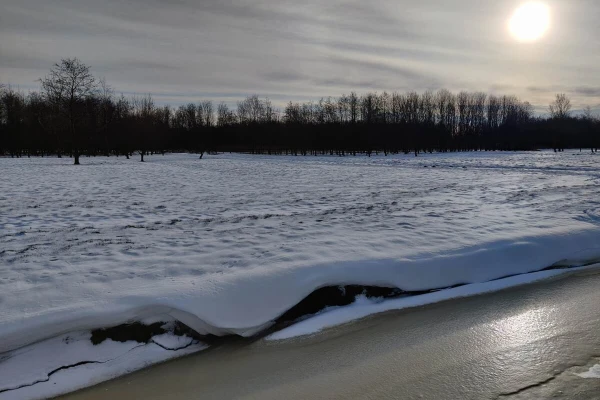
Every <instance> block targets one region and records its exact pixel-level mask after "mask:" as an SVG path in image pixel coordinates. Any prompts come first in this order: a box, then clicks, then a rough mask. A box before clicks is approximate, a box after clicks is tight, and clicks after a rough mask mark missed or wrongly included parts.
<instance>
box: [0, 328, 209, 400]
mask: <svg viewBox="0 0 600 400" xmlns="http://www.w3.org/2000/svg"><path fill="white" fill-rule="evenodd" d="M153 340H155V341H156V342H157V343H158V344H155V343H154V342H152V343H149V344H145V343H138V342H134V341H129V342H124V343H119V342H114V341H112V340H105V341H104V342H102V343H100V344H98V345H95V346H94V345H93V344H92V342H91V341H90V333H89V332H73V333H70V334H66V335H61V336H59V337H56V338H52V339H49V340H45V341H42V342H40V343H35V344H32V345H29V346H26V347H22V348H20V349H18V350H16V351H13V352H9V353H5V354H4V355H3V356H2V357H0V399H2V400H13V399H14V400H22V399H45V398H48V397H52V396H55V395H59V394H62V393H65V392H68V391H72V390H77V389H80V388H83V387H86V386H90V385H94V384H96V383H100V382H102V381H106V380H108V379H111V378H114V377H117V376H119V375H123V374H125V373H128V372H132V371H135V370H136V369H140V368H143V367H145V366H148V365H151V364H154V363H157V362H161V361H166V360H168V359H171V358H175V357H180V356H183V355H186V354H191V353H193V352H197V351H200V350H203V349H205V348H206V347H207V346H206V345H205V344H203V343H199V342H197V341H193V340H192V339H191V338H185V337H181V336H175V335H172V334H164V335H161V336H160V337H154V338H153ZM163 347H169V348H170V349H165V348H163ZM172 349H175V350H172ZM11 389H18V390H11Z"/></svg>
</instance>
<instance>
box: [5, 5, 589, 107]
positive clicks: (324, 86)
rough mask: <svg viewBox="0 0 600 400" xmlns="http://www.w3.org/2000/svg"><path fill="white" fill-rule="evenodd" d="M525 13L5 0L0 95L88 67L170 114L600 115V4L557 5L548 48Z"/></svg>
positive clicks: (505, 8) (486, 8)
mask: <svg viewBox="0 0 600 400" xmlns="http://www.w3.org/2000/svg"><path fill="white" fill-rule="evenodd" d="M522 3H523V1H519V0H451V1H450V0H302V1H299V0H281V1H274V0H273V1H267V0H248V1H241V0H238V1H230V0H218V1H217V0H35V1H34V0H1V5H0V82H4V83H9V84H12V85H14V86H19V87H20V88H21V89H24V90H29V89H33V88H37V83H36V79H37V78H39V77H41V76H43V75H44V74H45V73H46V71H48V69H49V68H50V67H51V66H52V64H53V63H54V62H56V61H58V60H60V59H61V58H65V57H78V58H79V59H81V60H82V61H83V62H85V63H86V64H88V65H91V66H92V68H93V71H94V73H95V74H96V75H97V76H104V77H105V78H106V79H107V81H108V82H109V83H110V84H111V85H112V86H113V87H114V88H115V89H116V91H117V92H118V93H120V92H124V93H125V94H126V95H127V94H131V93H152V94H153V96H154V97H155V98H156V99H157V100H158V102H160V103H171V104H180V103H183V102H187V101H198V100H202V99H212V100H214V101H221V100H224V101H227V102H235V101H236V100H238V99H240V98H241V97H245V96H246V95H250V94H259V95H261V96H268V97H270V98H271V99H272V100H273V102H274V103H275V104H277V105H281V104H283V103H285V102H287V101H289V100H293V101H304V100H318V99H319V98H320V97H322V96H330V95H331V96H338V95H341V94H343V93H348V92H350V91H352V90H355V91H357V92H358V93H359V94H361V93H366V92H368V91H379V92H381V91H384V90H387V91H408V90H417V91H424V90H427V89H433V90H436V89H439V88H443V87H444V88H448V89H451V90H453V91H458V90H463V89H466V90H482V91H486V92H489V93H497V94H515V95H518V96H519V97H521V98H522V99H524V100H529V101H530V102H532V103H533V104H535V105H536V106H537V108H538V110H542V108H544V107H546V105H547V104H548V102H549V101H550V100H551V98H552V97H553V95H554V94H555V93H557V92H565V93H568V94H569V95H571V96H572V98H573V102H574V104H575V105H576V107H581V106H582V105H590V106H592V107H594V108H597V107H598V106H600V22H599V21H600V1H598V0H547V1H545V3H547V4H548V5H549V6H550V7H551V10H552V26H551V29H550V31H549V32H548V34H547V35H546V36H545V37H544V38H543V39H542V40H541V41H539V42H537V43H533V44H523V43H519V42H517V41H516V40H514V38H512V37H511V36H510V35H509V33H508V29H507V23H508V19H509V17H510V16H511V14H512V12H513V11H514V9H515V8H516V7H517V6H518V5H519V4H522Z"/></svg>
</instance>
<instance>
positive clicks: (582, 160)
mask: <svg viewBox="0 0 600 400" xmlns="http://www.w3.org/2000/svg"><path fill="white" fill-rule="evenodd" d="M81 161H82V164H83V165H81V166H80V167H75V166H72V165H71V160H69V159H57V158H31V159H24V158H22V159H9V158H0V170H1V171H2V175H1V177H0V353H5V352H7V351H11V350H14V349H17V348H19V347H21V346H25V345H28V344H31V343H35V342H38V341H41V340H45V339H49V338H53V337H57V336H60V335H64V334H70V333H71V332H81V331H89V330H90V329H94V328H98V327H107V326H113V325H118V324H122V323H125V322H130V321H155V322H157V321H164V322H167V321H174V320H178V321H181V322H183V323H184V324H187V325H188V326H190V327H191V328H193V329H195V330H196V331H198V332H199V333H201V334H203V333H211V334H215V335H226V334H238V335H244V336H249V335H252V334H254V333H257V332H259V331H261V330H263V329H265V328H267V327H269V326H270V325H271V324H272V323H273V320H274V319H276V318H277V317H278V316H279V315H281V314H282V313H284V312H285V311H287V310H288V309H290V308H291V307H292V306H294V305H295V304H297V303H298V302H299V301H300V300H302V299H303V298H304V297H305V296H307V295H308V294H310V293H311V292H312V291H314V290H316V289H318V288H320V287H324V286H331V285H351V284H356V285H370V286H387V287H398V288H401V289H404V290H408V291H415V290H428V289H434V288H445V287H450V286H454V285H457V284H467V283H483V282H487V281H490V280H492V279H497V278H502V277H506V276H510V275H515V274H522V273H527V272H533V271H539V270H541V269H544V268H546V267H549V266H551V265H553V264H556V263H559V264H560V265H569V266H571V265H582V264H589V263H592V262H594V261H596V260H597V259H598V257H599V256H600V229H598V225H599V223H600V200H598V199H600V196H599V191H600V186H599V181H600V168H598V167H597V163H598V158H597V157H596V156H595V155H592V154H589V153H582V154H581V155H580V154H579V153H578V152H571V153H568V152H565V153H562V154H555V153H552V152H535V153H500V152H497V153H455V154H431V155H430V154H426V155H423V156H420V157H417V158H415V157H414V156H403V155H402V156H390V157H383V156H381V155H380V156H376V157H370V158H369V157H285V156H251V155H230V154H223V155H218V156H207V157H205V158H204V159H202V160H198V157H197V156H196V155H188V154H174V155H166V156H161V155H155V156H150V157H148V158H147V162H145V163H140V162H137V161H136V160H133V159H131V160H126V159H124V158H122V157H121V158H115V157H111V158H102V157H98V158H82V160H81ZM453 290H454V289H453ZM374 312H376V311H374ZM159 340H160V339H159ZM154 347H158V346H156V345H155V346H154ZM163 351H164V349H163ZM69 371H70V370H69ZM62 373H63V372H62V371H61V374H62ZM64 373H67V372H66V371H64ZM69 373H73V372H72V371H70V372H69Z"/></svg>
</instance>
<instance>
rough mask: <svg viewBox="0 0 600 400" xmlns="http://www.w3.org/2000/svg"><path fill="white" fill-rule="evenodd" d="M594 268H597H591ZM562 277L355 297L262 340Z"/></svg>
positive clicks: (555, 272) (522, 277) (540, 274)
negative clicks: (393, 295)
mask: <svg viewBox="0 0 600 400" xmlns="http://www.w3.org/2000/svg"><path fill="white" fill-rule="evenodd" d="M594 267H598V265H594ZM576 269H582V268H576ZM564 273H565V270H551V271H541V272H532V273H529V274H524V275H518V276H512V277H509V278H504V279H498V280H495V281H492V282H483V283H473V284H470V285H464V286H460V287H456V288H452V289H445V290H441V291H439V292H432V293H427V294H423V295H419V296H411V297H404V298H398V299H393V300H386V301H383V300H381V299H368V298H366V297H365V296H357V297H356V301H355V302H354V303H352V304H351V305H349V306H345V307H331V308H329V309H325V310H323V312H320V313H318V314H316V315H315V316H313V317H311V318H307V319H304V320H302V321H300V322H298V323H296V324H294V325H291V326H289V327H287V328H285V329H282V330H280V331H277V332H275V333H272V334H271V335H269V336H267V337H266V340H284V339H291V338H295V337H299V336H306V335H311V334H315V333H318V332H320V331H322V330H324V329H327V328H330V327H333V326H336V325H341V324H346V323H348V322H352V321H355V320H357V319H360V318H364V317H366V316H368V315H372V314H378V313H382V312H385V311H392V310H402V309H404V308H411V307H418V306H423V305H426V304H432V303H437V302H440V301H444V300H450V299H455V298H460V297H467V296H474V295H478V294H483V293H489V292H495V291H498V290H502V289H506V288H509V287H513V286H518V285H524V284H527V283H532V282H536V281H539V280H542V279H548V278H551V277H554V276H557V275H560V274H564Z"/></svg>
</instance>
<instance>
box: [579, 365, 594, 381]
mask: <svg viewBox="0 0 600 400" xmlns="http://www.w3.org/2000/svg"><path fill="white" fill-rule="evenodd" d="M575 375H577V376H579V377H580V378H585V379H600V364H596V365H594V366H593V367H591V368H590V369H589V371H586V372H582V373H580V374H575Z"/></svg>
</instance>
